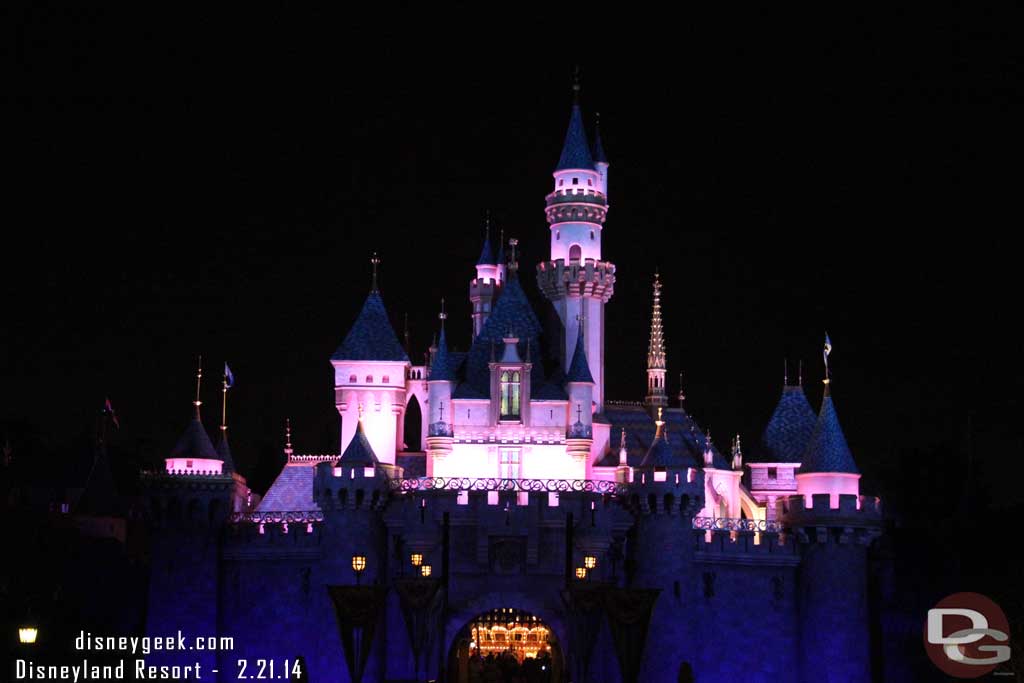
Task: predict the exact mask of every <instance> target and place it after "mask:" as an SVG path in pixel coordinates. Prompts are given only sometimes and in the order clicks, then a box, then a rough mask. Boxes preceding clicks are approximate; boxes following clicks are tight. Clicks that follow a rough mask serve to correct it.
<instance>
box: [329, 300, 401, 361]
mask: <svg viewBox="0 0 1024 683" xmlns="http://www.w3.org/2000/svg"><path fill="white" fill-rule="evenodd" d="M331 360H389V361H406V362H408V360H409V356H408V355H407V354H406V353H405V349H403V348H402V345H401V344H400V343H399V341H398V335H396V334H395V329H394V328H393V327H392V326H391V321H390V320H388V312H387V310H386V309H385V308H384V299H382V298H381V296H380V292H378V291H377V290H376V289H374V290H373V291H371V292H370V293H369V294H368V295H367V297H366V301H364V302H363V308H362V310H360V311H359V315H358V316H356V321H355V322H354V323H353V324H352V328H351V329H350V330H349V331H348V334H347V335H346V336H345V341H343V342H341V346H339V347H338V349H337V350H336V351H335V352H334V355H332V356H331Z"/></svg>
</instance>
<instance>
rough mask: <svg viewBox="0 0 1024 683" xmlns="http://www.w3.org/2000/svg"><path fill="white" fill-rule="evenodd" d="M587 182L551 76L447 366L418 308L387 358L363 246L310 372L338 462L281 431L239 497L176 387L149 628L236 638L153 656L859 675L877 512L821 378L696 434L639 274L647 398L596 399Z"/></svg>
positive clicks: (609, 267) (438, 671)
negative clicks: (548, 96) (174, 437)
mask: <svg viewBox="0 0 1024 683" xmlns="http://www.w3.org/2000/svg"><path fill="white" fill-rule="evenodd" d="M554 151H555V150H553V152H554ZM554 156H555V155H554V154H552V157H554ZM609 168H610V164H609V161H608V158H607V156H606V154H605V151H604V148H603V146H602V143H601V137H600V131H599V130H598V129H597V128H596V127H595V128H594V129H593V135H592V136H590V135H588V133H587V131H586V129H585V125H584V116H583V113H582V111H581V107H580V104H579V99H578V88H577V92H576V100H575V102H574V103H573V105H572V108H571V112H570V116H569V125H568V131H567V133H566V137H565V142H564V146H563V147H562V150H561V153H560V154H559V155H558V158H557V163H556V164H555V167H554V172H553V174H552V176H553V183H552V187H551V191H550V193H549V194H548V195H547V196H546V197H545V198H544V202H545V203H544V215H545V218H546V219H547V224H548V239H549V242H550V253H549V255H548V258H547V259H546V260H544V261H542V262H540V263H538V264H536V265H535V266H533V267H530V268H529V269H526V268H522V267H521V264H520V263H519V261H518V259H519V255H518V253H517V252H518V242H517V241H516V240H515V239H508V240H505V239H504V238H502V239H500V240H494V241H492V239H491V238H492V237H493V235H488V238H487V239H486V240H485V241H484V243H483V246H482V250H481V252H480V257H479V259H478V260H477V262H476V264H466V275H467V279H468V280H469V300H470V302H471V304H472V331H473V336H472V340H471V343H469V344H468V351H465V352H456V351H455V350H454V347H453V346H451V345H450V341H451V338H450V335H449V333H448V331H447V330H446V327H445V323H446V320H445V319H446V314H445V313H444V307H443V303H442V306H441V314H440V316H439V321H438V328H437V334H436V337H435V339H436V341H435V342H434V343H433V344H432V345H431V347H430V349H429V353H427V354H424V359H425V360H424V362H423V364H414V363H413V362H412V361H410V358H409V356H408V354H407V351H406V348H405V347H404V346H403V344H402V343H400V342H399V339H398V336H397V335H396V333H395V331H394V329H393V327H392V325H391V322H390V321H389V315H388V311H387V307H386V305H385V294H386V292H382V291H380V288H379V287H378V286H377V276H376V271H377V268H378V263H379V261H378V260H377V259H376V257H374V259H373V272H374V276H373V284H372V286H371V288H370V291H369V294H367V295H366V299H365V301H364V303H363V305H362V309H361V310H360V311H359V314H358V316H357V317H356V319H355V321H354V322H353V323H352V324H351V327H350V328H349V329H348V332H347V334H345V335H344V337H343V341H342V342H341V345H340V346H338V348H337V351H336V352H335V353H334V354H333V355H332V356H331V358H330V359H329V360H330V366H331V368H332V372H333V375H334V387H335V393H334V396H335V399H334V400H335V406H336V407H337V411H338V415H339V418H340V419H339V424H340V426H339V429H340V434H341V440H340V441H341V448H340V453H331V454H326V455H324V454H321V455H306V454H299V453H295V452H294V450H293V449H292V446H291V439H290V436H289V437H288V438H287V440H286V446H285V454H286V455H287V463H286V464H285V466H284V468H283V469H282V470H281V472H280V474H279V475H278V476H277V478H276V480H275V481H274V483H273V485H272V486H271V487H270V488H269V490H268V491H267V492H266V494H265V495H264V496H263V497H262V498H260V497H258V496H256V495H255V494H254V493H252V492H251V491H250V490H249V489H248V487H247V485H246V482H245V479H244V477H242V476H241V475H240V474H239V473H238V472H237V471H235V468H234V466H233V464H232V458H231V450H230V448H229V446H228V441H227V430H226V427H222V429H221V430H220V436H219V439H218V444H217V445H216V446H215V445H214V443H213V440H211V439H210V437H209V436H208V433H207V431H206V429H205V428H204V426H203V424H202V422H201V416H200V412H199V400H198V394H197V399H196V409H195V412H194V415H193V419H192V420H191V422H190V423H189V424H188V427H187V429H186V431H185V433H184V435H183V436H182V438H181V440H180V441H179V443H178V444H177V446H176V447H175V448H174V449H173V451H172V452H171V453H170V454H169V455H168V457H167V460H166V468H165V469H164V470H162V471H160V472H154V473H147V474H146V475H144V484H145V491H146V495H147V497H148V500H149V518H150V520H151V525H152V529H151V534H152V535H151V538H152V554H151V560H152V564H151V577H150V587H149V602H148V610H147V630H148V631H149V632H150V633H151V634H153V635H157V634H163V633H165V632H168V631H170V632H174V631H177V630H181V631H182V632H184V633H186V634H196V635H220V636H231V637H233V638H234V648H233V649H232V650H231V651H223V652H206V651H204V652H191V651H190V652H185V653H166V654H167V655H175V656H168V657H167V661H168V662H170V663H196V662H199V663H201V664H202V665H203V667H204V671H206V672H207V673H206V674H205V676H206V677H205V678H204V679H203V680H214V679H215V678H216V679H217V680H236V679H237V676H238V673H239V672H238V671H237V668H238V666H239V660H242V661H245V662H248V666H249V667H250V669H249V672H248V673H250V674H254V672H255V667H256V666H257V665H256V662H257V660H262V661H263V662H264V666H266V663H267V662H271V663H272V665H273V666H276V669H274V671H275V672H276V673H275V674H274V675H280V676H283V675H284V673H283V672H284V671H288V672H289V673H290V674H291V676H292V677H295V673H296V672H297V670H298V669H296V667H298V668H300V669H302V671H303V673H304V674H305V675H308V677H309V680H312V681H316V682H317V683H319V682H321V681H365V682H384V681H457V682H463V683H468V682H469V681H483V680H489V679H487V678H486V677H485V676H486V675H487V669H488V667H491V668H494V667H504V669H503V670H506V671H509V670H513V669H514V670H516V671H520V672H522V673H521V675H522V676H523V677H524V678H523V680H531V681H533V680H538V681H551V682H559V683H561V682H564V681H575V682H583V681H588V682H589V681H607V682H609V683H611V682H619V681H623V682H630V683H632V682H635V681H645V682H652V683H656V682H666V683H667V682H669V681H672V682H675V681H677V680H696V681H700V683H708V682H712V681H737V680H744V681H764V682H768V681H771V682H772V683H780V682H783V681H794V682H797V681H836V682H839V681H842V682H843V683H848V682H854V681H868V680H871V671H872V664H871V663H872V661H873V660H874V659H876V658H877V656H878V653H876V652H874V649H873V648H874V647H875V646H874V645H873V643H872V639H871V638H870V637H869V633H871V632H872V629H873V622H872V619H873V618H874V617H872V616H871V615H872V614H874V613H875V611H874V610H873V609H871V608H870V607H871V606H870V605H869V603H870V595H869V591H868V585H869V581H870V578H871V577H870V571H869V563H868V553H869V550H870V548H871V545H872V543H873V541H874V539H876V538H878V536H879V535H880V529H881V511H880V506H879V502H878V500H877V499H875V498H873V497H867V496H864V495H861V491H860V487H859V479H860V474H859V472H858V469H857V465H856V463H855V459H854V455H853V453H851V451H850V448H849V447H848V446H847V443H846V440H845V438H844V436H843V432H842V429H841V428H840V421H839V417H838V414H837V411H836V406H835V404H834V403H833V392H832V385H831V383H830V380H829V378H828V374H827V368H826V371H825V380H824V389H823V392H822V393H823V396H822V399H821V404H820V407H819V408H818V409H817V410H815V409H814V408H813V407H812V406H811V404H810V403H809V402H808V399H807V396H806V394H805V391H804V387H803V386H802V384H803V382H802V377H800V378H798V380H797V381H796V382H795V383H791V382H790V381H788V378H787V381H784V382H783V385H784V386H782V387H780V394H781V395H780V397H779V401H778V405H777V406H776V408H775V411H774V414H773V415H772V417H771V419H770V421H769V422H768V424H767V425H765V426H763V429H762V428H760V427H757V428H756V431H757V432H760V433H761V437H760V439H759V440H755V439H748V441H750V442H753V443H751V444H750V445H749V446H748V445H747V444H746V443H744V444H741V442H740V438H739V436H737V437H735V438H733V439H731V440H730V442H727V444H728V445H726V446H720V445H717V444H716V443H715V442H714V441H712V438H711V435H710V434H708V433H707V431H705V430H702V429H701V427H700V426H699V425H698V424H696V422H695V421H694V420H693V419H692V418H691V417H690V415H689V414H688V413H687V411H686V410H685V408H684V397H683V395H682V391H681V390H680V391H679V392H678V393H677V394H676V395H670V394H669V392H668V390H667V386H666V376H667V374H668V365H667V359H666V354H665V344H664V340H663V337H662V303H663V302H662V300H661V284H660V280H659V276H658V275H656V274H655V275H654V276H653V282H652V290H651V299H652V309H651V316H650V330H649V339H648V352H647V371H646V383H644V384H642V382H643V380H644V378H642V377H637V392H636V394H635V395H634V396H633V397H631V398H633V399H634V400H629V401H620V400H611V399H610V398H609V397H608V396H606V393H605V367H606V365H605V364H606V362H608V361H609V360H614V359H609V358H607V357H606V354H605V335H606V330H605V307H606V306H609V305H613V301H614V294H615V283H616V278H617V277H618V276H619V274H620V266H618V265H616V264H615V263H613V261H612V260H609V258H608V257H614V255H613V254H605V253H603V251H602V246H601V245H602V235H603V232H604V230H605V225H606V219H607V218H608V215H609V208H610V204H609V183H610V180H609ZM609 225H610V226H611V229H614V224H613V223H612V224H609ZM539 235H540V233H539V230H538V232H537V233H536V235H534V233H533V232H532V231H531V233H530V235H528V236H527V237H529V238H531V239H532V238H533V237H534V236H536V237H539ZM621 267H622V268H623V270H622V273H623V274H624V273H626V272H629V273H630V277H637V270H638V268H637V267H636V266H633V265H632V264H622V266H621ZM664 275H665V277H669V278H670V277H672V275H671V273H668V272H667V273H665V274H664ZM527 277H529V278H536V283H537V286H538V289H539V291H540V292H541V293H542V294H543V297H544V299H546V301H544V302H537V303H542V304H543V306H535V305H534V303H531V301H530V300H528V299H527V296H526V295H525V293H524V290H523V287H522V285H521V283H522V281H523V279H524V278H527ZM645 277H647V276H645ZM357 294H358V293H355V292H353V296H356V295H357ZM665 303H666V305H671V302H665ZM555 316H557V322H555V323H554V324H551V325H548V326H542V324H541V322H540V321H541V319H542V318H545V317H550V319H551V320H552V321H555V319H556V318H555ZM826 348H827V349H828V348H830V347H828V346H827V347H826ZM825 358H826V363H827V353H826V356H825ZM326 360H327V359H325V361H326ZM325 371H326V368H325ZM225 386H226V385H225ZM837 389H838V388H837ZM837 395H838V391H837ZM410 418H412V419H410ZM296 662H298V664H296ZM213 670H217V672H218V673H216V674H211V673H209V672H211V671H213ZM217 677H219V678H217ZM687 677H689V678H687Z"/></svg>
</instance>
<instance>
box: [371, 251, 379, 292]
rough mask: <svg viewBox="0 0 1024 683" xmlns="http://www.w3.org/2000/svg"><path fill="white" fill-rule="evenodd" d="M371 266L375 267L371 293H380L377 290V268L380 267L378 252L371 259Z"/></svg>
mask: <svg viewBox="0 0 1024 683" xmlns="http://www.w3.org/2000/svg"><path fill="white" fill-rule="evenodd" d="M370 264H371V265H372V266H373V283H372V285H371V287H370V291H371V292H376V291H379V290H378V289H377V266H379V265H380V257H379V256H377V252H373V256H372V257H370Z"/></svg>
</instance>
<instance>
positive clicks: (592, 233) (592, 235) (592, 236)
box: [590, 230, 594, 239]
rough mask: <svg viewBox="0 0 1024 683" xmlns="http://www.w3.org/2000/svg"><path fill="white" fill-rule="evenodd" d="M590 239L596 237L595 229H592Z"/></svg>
mask: <svg viewBox="0 0 1024 683" xmlns="http://www.w3.org/2000/svg"><path fill="white" fill-rule="evenodd" d="M590 239H594V231H593V230H591V231H590Z"/></svg>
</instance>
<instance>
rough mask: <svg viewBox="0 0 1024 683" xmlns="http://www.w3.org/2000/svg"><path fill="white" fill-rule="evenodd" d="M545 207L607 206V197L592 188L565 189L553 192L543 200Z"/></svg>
mask: <svg viewBox="0 0 1024 683" xmlns="http://www.w3.org/2000/svg"><path fill="white" fill-rule="evenodd" d="M544 201H545V202H547V205H548V206H549V207H550V206H556V205H559V204H584V203H585V204H597V205H598V206H608V197H606V196H605V195H604V194H603V193H601V192H598V191H597V190H594V189H592V188H582V187H577V188H566V189H564V190H555V191H554V192H552V193H551V194H549V195H548V196H547V197H545V198H544Z"/></svg>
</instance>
